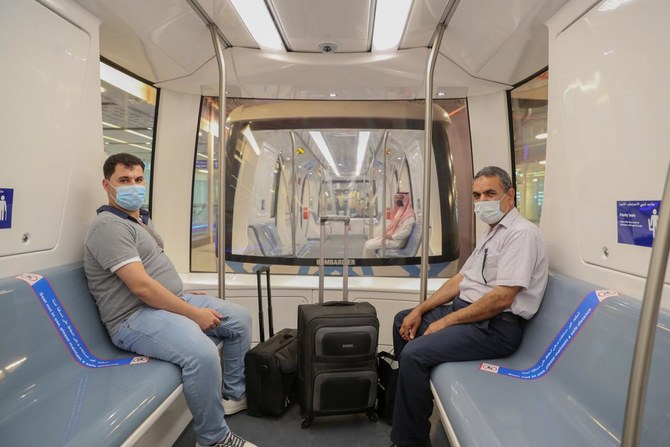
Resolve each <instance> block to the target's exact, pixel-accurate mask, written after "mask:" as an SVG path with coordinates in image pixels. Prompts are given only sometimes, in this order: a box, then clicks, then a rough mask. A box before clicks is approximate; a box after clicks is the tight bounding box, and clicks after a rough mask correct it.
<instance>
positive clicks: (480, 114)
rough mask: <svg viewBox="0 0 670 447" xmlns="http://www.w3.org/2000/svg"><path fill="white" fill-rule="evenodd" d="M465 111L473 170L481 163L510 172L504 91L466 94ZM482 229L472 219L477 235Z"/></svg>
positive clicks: (478, 223) (510, 163) (481, 166)
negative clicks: (468, 123) (479, 94)
mask: <svg viewBox="0 0 670 447" xmlns="http://www.w3.org/2000/svg"><path fill="white" fill-rule="evenodd" d="M468 114H469V115H470V135H471V138H472V167H473V171H474V173H477V171H479V170H480V169H481V168H483V167H485V166H499V167H501V168H503V169H505V170H506V171H507V172H508V173H509V174H510V175H511V171H512V161H511V156H510V154H511V149H510V136H509V121H508V118H507V117H508V116H509V113H508V111H507V93H506V92H497V93H492V94H489V95H482V96H470V97H468ZM484 229H485V224H483V223H482V222H481V221H480V220H479V219H475V234H476V235H477V238H479V235H481V234H482V232H483V231H484Z"/></svg>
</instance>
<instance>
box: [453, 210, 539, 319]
mask: <svg viewBox="0 0 670 447" xmlns="http://www.w3.org/2000/svg"><path fill="white" fill-rule="evenodd" d="M548 269H549V262H548V260H547V253H546V247H545V243H544V238H543V237H542V232H541V231H540V229H539V228H538V227H537V226H536V225H535V224H533V223H532V222H529V221H528V220H526V219H525V218H524V217H523V216H521V214H519V211H517V209H516V208H512V210H511V211H510V212H509V213H507V215H505V217H504V218H503V219H502V220H501V221H500V222H499V223H498V225H496V226H495V227H494V228H493V230H491V228H490V227H489V228H488V229H487V230H486V232H485V233H484V235H483V236H482V238H481V240H480V241H479V243H478V244H477V247H476V248H475V250H474V251H473V252H472V254H471V255H470V257H469V258H468V260H467V261H466V262H465V264H464V265H463V268H461V271H460V273H461V274H462V275H463V280H462V281H461V284H460V295H459V297H460V298H461V299H463V300H465V301H468V302H470V303H474V302H475V301H477V300H479V299H480V298H481V297H482V296H484V295H485V294H487V293H488V292H490V291H491V290H493V289H494V288H495V287H496V286H519V287H521V291H519V293H518V294H517V295H516V297H515V298H514V302H513V303H512V306H511V308H509V309H507V311H511V312H513V313H515V314H517V315H520V316H522V317H523V318H526V319H528V318H531V317H532V316H533V315H535V312H537V310H538V309H539V308H540V304H541V303H542V297H543V296H544V289H545V288H546V287H547V272H548Z"/></svg>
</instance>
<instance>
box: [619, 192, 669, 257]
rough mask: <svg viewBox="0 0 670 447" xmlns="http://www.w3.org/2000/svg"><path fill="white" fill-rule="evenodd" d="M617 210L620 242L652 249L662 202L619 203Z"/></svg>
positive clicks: (635, 201)
mask: <svg viewBox="0 0 670 447" xmlns="http://www.w3.org/2000/svg"><path fill="white" fill-rule="evenodd" d="M616 208H617V235H618V242H619V243H620V244H630V245H639V246H642V247H651V245H652V243H653V242H654V238H655V237H656V229H657V228H658V219H659V217H658V216H659V213H660V212H661V202H660V201H658V200H629V201H626V202H619V201H618V202H617V203H616Z"/></svg>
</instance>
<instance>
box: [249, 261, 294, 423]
mask: <svg viewBox="0 0 670 447" xmlns="http://www.w3.org/2000/svg"><path fill="white" fill-rule="evenodd" d="M263 272H265V273H266V275H267V294H268V327H269V330H270V338H269V339H268V340H267V341H265V327H264V323H263V298H262V293H261V273H263ZM256 280H257V282H258V325H259V327H260V332H261V342H260V343H259V344H258V345H256V346H255V347H253V348H252V349H251V350H249V351H248V352H247V354H246V356H245V357H244V371H245V378H246V384H247V413H249V415H251V416H279V415H280V414H282V413H283V412H284V411H286V409H287V408H288V407H289V406H290V405H291V404H292V403H293V402H294V401H295V395H296V378H297V362H298V343H297V339H298V331H297V330H296V329H282V330H281V331H279V332H278V333H277V334H276V335H275V334H274V329H273V327H272V296H271V293H270V268H269V267H262V268H260V269H259V270H258V271H257V272H256Z"/></svg>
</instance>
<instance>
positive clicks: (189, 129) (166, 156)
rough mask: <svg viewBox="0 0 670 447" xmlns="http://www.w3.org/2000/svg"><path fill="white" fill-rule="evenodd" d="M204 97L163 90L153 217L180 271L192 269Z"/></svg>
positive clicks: (159, 106) (157, 137)
mask: <svg viewBox="0 0 670 447" xmlns="http://www.w3.org/2000/svg"><path fill="white" fill-rule="evenodd" d="M199 109H200V96H197V95H189V94H185V93H178V92H174V91H171V90H166V89H164V90H161V94H160V103H159V105H158V125H157V127H156V154H155V156H154V157H155V158H154V179H153V197H152V199H153V201H152V213H153V215H152V216H151V217H152V219H153V221H154V224H155V225H156V229H157V230H158V232H159V233H160V235H161V236H162V237H163V239H164V240H165V252H166V253H167V255H168V256H169V257H170V259H171V260H172V262H173V263H174V265H175V267H176V268H177V271H180V272H188V271H189V269H190V266H189V259H190V258H189V256H190V246H191V239H190V238H191V195H192V184H193V159H194V157H195V141H196V137H197V133H198V113H199Z"/></svg>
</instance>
